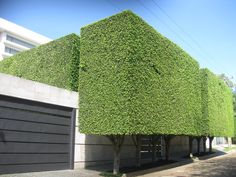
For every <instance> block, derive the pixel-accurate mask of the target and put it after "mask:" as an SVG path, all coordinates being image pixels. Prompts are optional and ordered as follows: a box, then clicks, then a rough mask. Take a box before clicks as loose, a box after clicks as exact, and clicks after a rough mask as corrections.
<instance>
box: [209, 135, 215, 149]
mask: <svg viewBox="0 0 236 177" xmlns="http://www.w3.org/2000/svg"><path fill="white" fill-rule="evenodd" d="M213 139H214V137H213V136H210V137H209V152H212V141H213Z"/></svg>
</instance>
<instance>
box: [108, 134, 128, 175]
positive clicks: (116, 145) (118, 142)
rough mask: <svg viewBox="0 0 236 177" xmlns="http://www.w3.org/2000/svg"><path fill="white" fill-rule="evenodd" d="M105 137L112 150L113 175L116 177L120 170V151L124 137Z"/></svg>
mask: <svg viewBox="0 0 236 177" xmlns="http://www.w3.org/2000/svg"><path fill="white" fill-rule="evenodd" d="M107 137H108V138H109V140H110V141H111V143H112V147H113V150H114V163H113V174H114V175H117V174H118V173H119V170H120V151H121V147H122V144H123V142H124V135H109V136H107Z"/></svg>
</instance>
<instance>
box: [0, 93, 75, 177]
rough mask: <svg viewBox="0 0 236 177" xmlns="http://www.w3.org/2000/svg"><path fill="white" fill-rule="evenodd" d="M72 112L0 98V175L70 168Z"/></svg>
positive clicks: (71, 163) (71, 166)
mask: <svg viewBox="0 0 236 177" xmlns="http://www.w3.org/2000/svg"><path fill="white" fill-rule="evenodd" d="M73 126H74V110H73V109H72V108H68V107H62V106H56V105H52V104H45V103H40V102H36V101H29V100H24V99H19V98H14V97H9V96H4V95H0V157H1V158H0V173H2V174H4V173H16V172H29V171H43V170H59V169H70V168H73V163H74V162H73V144H72V139H73V128H72V127H73Z"/></svg>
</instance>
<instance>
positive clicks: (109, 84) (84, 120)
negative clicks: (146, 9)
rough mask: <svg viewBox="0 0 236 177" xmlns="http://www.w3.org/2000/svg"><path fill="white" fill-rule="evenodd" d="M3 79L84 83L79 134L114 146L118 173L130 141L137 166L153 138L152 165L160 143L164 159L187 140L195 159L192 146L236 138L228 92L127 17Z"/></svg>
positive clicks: (27, 61) (55, 47)
mask: <svg viewBox="0 0 236 177" xmlns="http://www.w3.org/2000/svg"><path fill="white" fill-rule="evenodd" d="M79 67H80V69H79ZM0 72H4V73H8V74H12V75H16V76H19V77H23V78H26V79H31V80H35V81H39V82H42V83H46V84H50V85H54V86H57V87H62V88H66V89H70V90H77V86H78V78H79V92H80V106H79V107H80V124H79V125H80V130H81V132H82V133H85V134H97V135H104V136H106V137H108V138H109V140H110V141H111V142H112V145H113V149H114V157H115V158H114V173H117V172H118V171H119V160H120V151H121V147H122V144H123V141H124V138H125V135H131V136H132V137H133V141H134V144H135V147H136V157H137V165H138V166H139V165H140V146H141V137H142V135H150V142H151V144H152V148H153V154H154V155H153V161H155V153H154V152H155V150H154V149H155V146H156V142H157V140H158V138H160V137H161V136H162V137H163V139H164V140H165V144H166V159H168V158H169V153H168V152H169V144H170V141H171V139H172V137H173V136H174V135H186V136H189V142H190V143H189V146H190V147H189V149H190V153H191V149H192V141H193V139H194V138H196V139H197V142H198V147H200V145H199V144H200V139H201V138H203V141H204V142H205V141H206V137H210V140H211V141H212V139H213V137H214V136H228V137H232V136H234V122H233V111H232V110H233V108H232V94H231V91H230V89H229V88H228V87H227V86H226V85H225V83H224V82H223V81H222V80H221V79H219V78H218V77H216V76H215V75H214V74H213V73H211V72H210V71H209V70H208V69H201V70H200V68H199V64H198V63H197V62H196V61H195V60H194V59H193V58H191V57H190V56H189V55H188V54H187V53H185V52H184V51H183V50H182V49H181V48H179V47H178V46H177V45H176V44H174V43H172V42H171V41H170V40H168V39H167V38H165V37H163V36H162V35H161V34H159V33H158V32H157V31H156V30H154V29H153V28H152V27H151V26H149V25H148V24H147V23H146V22H144V21H143V20H142V19H141V18H139V17H138V16H136V15H135V14H133V13H132V12H130V11H124V12H122V13H120V14H117V15H114V16H112V17H109V18H107V19H104V20H101V21H99V22H96V23H93V24H92V25H88V26H86V27H84V28H82V29H81V37H79V36H77V35H75V34H71V35H68V36H65V37H63V38H60V39H58V40H55V41H52V42H50V43H48V44H45V45H42V46H40V47H37V48H35V49H31V50H29V51H25V52H22V53H20V54H17V55H15V56H13V57H10V58H8V59H6V60H3V61H1V62H0ZM78 72H79V74H78ZM221 78H222V77H221ZM224 80H225V79H224ZM226 83H227V84H228V83H229V82H227V81H226ZM235 109H236V108H235ZM204 147H205V146H204ZM198 149H199V148H198ZM204 149H206V148H204ZM210 149H211V148H210ZM198 151H199V150H198Z"/></svg>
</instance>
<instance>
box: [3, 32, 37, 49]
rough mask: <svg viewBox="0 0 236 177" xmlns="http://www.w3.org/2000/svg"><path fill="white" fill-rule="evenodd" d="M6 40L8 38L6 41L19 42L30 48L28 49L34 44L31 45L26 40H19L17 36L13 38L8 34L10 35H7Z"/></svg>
mask: <svg viewBox="0 0 236 177" xmlns="http://www.w3.org/2000/svg"><path fill="white" fill-rule="evenodd" d="M7 40H8V41H11V42H14V43H16V44H19V45H22V46H25V47H28V48H30V49H31V48H34V47H35V45H33V44H30V43H28V42H25V41H22V40H20V39H17V38H15V37H12V36H10V35H7Z"/></svg>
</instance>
